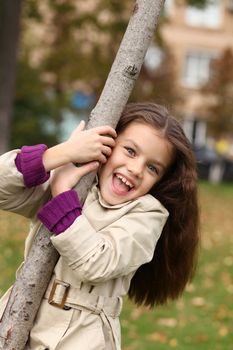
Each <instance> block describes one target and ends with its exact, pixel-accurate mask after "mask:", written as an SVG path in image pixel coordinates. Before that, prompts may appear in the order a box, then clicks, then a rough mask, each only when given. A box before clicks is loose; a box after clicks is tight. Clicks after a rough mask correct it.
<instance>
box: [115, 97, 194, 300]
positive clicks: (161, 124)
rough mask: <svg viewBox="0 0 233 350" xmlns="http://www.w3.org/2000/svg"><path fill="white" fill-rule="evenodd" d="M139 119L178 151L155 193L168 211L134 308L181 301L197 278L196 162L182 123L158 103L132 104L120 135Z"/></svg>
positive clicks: (133, 288) (134, 289) (134, 292)
mask: <svg viewBox="0 0 233 350" xmlns="http://www.w3.org/2000/svg"><path fill="white" fill-rule="evenodd" d="M133 121H138V122H143V123H147V124H149V125H151V126H152V127H154V128H155V129H156V130H159V131H160V132H161V134H162V135H163V137H164V138H165V139H167V140H168V141H169V142H170V143H171V144H172V145H173V148H174V151H175V156H174V161H173V163H172V165H171V166H170V168H169V169H168V170H167V172H166V173H165V175H164V176H163V177H162V179H161V180H160V181H159V182H158V183H157V184H155V186H154V187H153V188H152V189H151V191H150V194H151V195H153V196H154V197H155V198H157V199H158V200H159V201H160V202H161V203H162V204H163V205H164V207H165V208H166V209H167V210H168V211H169V217H168V220H167V222H166V224H165V226H164V228H163V231H162V234H161V236H160V238H159V240H158V242H157V245H156V247H155V252H154V256H153V259H152V260H151V261H150V262H149V263H146V264H144V265H142V266H141V267H139V269H138V270H137V271H136V273H135V275H134V276H133V278H132V280H131V285H130V289H129V292H128V295H129V297H130V299H132V300H133V301H134V302H136V304H138V305H141V304H144V305H148V306H151V307H152V306H154V305H155V304H164V303H166V302H167V301H168V300H169V299H176V298H177V297H179V296H180V295H181V294H182V292H183V290H184V288H185V286H186V284H187V283H188V282H189V281H190V280H191V278H192V277H193V274H194V271H195V267H196V263H197V251H198V243H199V229H198V228H199V227H198V226H199V215H198V201H197V173H196V162H195V159H194V156H193V152H192V148H191V145H190V143H189V141H188V140H187V138H186V136H185V134H184V132H183V130H182V128H181V126H180V124H179V123H178V121H177V120H176V119H175V118H174V117H172V116H171V115H170V114H169V112H168V110H167V109H166V108H165V107H163V106H161V105H158V104H154V103H130V104H128V105H127V106H126V108H125V109H124V111H123V114H122V116H121V119H120V121H119V123H118V125H117V128H116V130H117V132H118V133H120V132H122V131H123V130H124V129H125V128H126V127H127V126H128V125H129V124H130V123H131V122H133Z"/></svg>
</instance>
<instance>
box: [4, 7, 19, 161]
mask: <svg viewBox="0 0 233 350" xmlns="http://www.w3.org/2000/svg"><path fill="white" fill-rule="evenodd" d="M21 7H22V0H1V3H0V154H1V153H4V152H6V150H7V149H8V145H9V135H10V117H11V111H12V101H13V91H14V81H15V67H16V56H17V49H18V41H19V31H20V15H21Z"/></svg>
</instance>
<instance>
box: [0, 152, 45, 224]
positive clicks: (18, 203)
mask: <svg viewBox="0 0 233 350" xmlns="http://www.w3.org/2000/svg"><path fill="white" fill-rule="evenodd" d="M18 152H19V150H14V151H10V152H8V153H5V154H3V155H2V156H1V157H0V209H2V210H7V211H11V212H14V213H17V214H20V215H23V216H25V217H28V218H32V217H33V216H34V215H35V214H36V212H37V210H38V208H39V207H41V205H42V204H43V203H44V202H45V201H46V200H47V199H48V198H49V196H50V193H49V184H48V181H47V182H45V183H44V184H43V185H40V186H36V187H32V188H26V187H25V185H24V182H23V175H22V174H21V173H20V172H19V171H18V170H17V168H16V166H15V158H16V156H17V154H18Z"/></svg>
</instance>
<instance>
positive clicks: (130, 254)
mask: <svg viewBox="0 0 233 350" xmlns="http://www.w3.org/2000/svg"><path fill="white" fill-rule="evenodd" d="M167 216H168V213H167V212H166V211H163V210H159V209H158V210H157V211H156V210H153V211H147V212H142V211H137V210H136V211H132V212H129V213H127V214H126V215H125V216H123V217H121V218H120V219H119V220H117V221H116V222H114V223H113V224H111V225H109V226H108V227H107V228H105V229H103V230H101V231H99V232H96V231H95V230H94V229H93V227H92V226H91V224H90V223H89V222H88V220H87V218H86V217H85V215H81V216H80V217H79V218H77V219H76V223H78V225H77V227H76V228H75V226H76V223H75V222H74V223H73V225H72V226H71V227H70V228H69V229H68V230H66V231H65V232H64V233H63V234H62V235H59V236H53V237H52V238H51V239H52V243H53V245H54V246H55V248H56V249H57V250H58V252H59V253H60V255H61V256H62V257H63V258H64V259H65V261H66V263H67V264H68V265H69V266H70V267H71V268H72V270H73V271H74V272H75V273H76V274H77V277H78V278H79V279H80V280H82V281H83V282H92V283H98V282H102V281H105V280H108V279H113V278H117V277H119V276H124V275H128V274H129V273H131V272H133V271H135V270H136V269H137V268H138V267H139V266H141V265H142V264H144V263H146V262H149V261H150V260H151V259H152V257H153V254H154V249H155V246H156V243H157V241H158V239H159V237H160V234H161V232H162V229H163V226H164V224H165V222H166V219H167Z"/></svg>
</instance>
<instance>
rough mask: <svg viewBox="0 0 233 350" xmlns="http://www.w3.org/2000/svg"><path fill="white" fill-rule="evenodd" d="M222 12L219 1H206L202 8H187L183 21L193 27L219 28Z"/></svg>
mask: <svg viewBox="0 0 233 350" xmlns="http://www.w3.org/2000/svg"><path fill="white" fill-rule="evenodd" d="M222 10H223V9H222V6H221V1H220V0H208V1H207V4H206V6H205V7H204V8H197V7H194V6H187V9H186V12H185V20H186V23H187V24H188V25H190V26H194V27H206V28H213V29H214V28H219V27H220V26H221V24H222Z"/></svg>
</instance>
